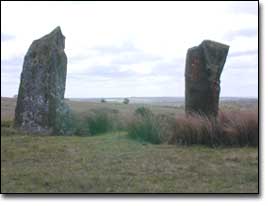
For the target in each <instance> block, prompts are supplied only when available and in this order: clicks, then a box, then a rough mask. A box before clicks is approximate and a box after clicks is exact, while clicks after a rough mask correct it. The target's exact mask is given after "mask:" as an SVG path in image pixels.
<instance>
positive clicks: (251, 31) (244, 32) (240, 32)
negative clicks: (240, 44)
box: [224, 28, 258, 41]
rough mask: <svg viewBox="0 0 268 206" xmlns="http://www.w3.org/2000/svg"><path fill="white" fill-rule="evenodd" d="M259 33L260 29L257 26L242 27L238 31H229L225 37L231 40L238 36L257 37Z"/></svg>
mask: <svg viewBox="0 0 268 206" xmlns="http://www.w3.org/2000/svg"><path fill="white" fill-rule="evenodd" d="M257 35H258V29H257V28H248V29H241V30H237V31H231V32H228V33H227V34H226V35H225V36H224V39H226V40H227V41H231V40H233V39H234V38H236V37H241V36H244V37H255V36H257Z"/></svg>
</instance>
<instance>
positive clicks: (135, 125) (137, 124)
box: [127, 107, 171, 144]
mask: <svg viewBox="0 0 268 206" xmlns="http://www.w3.org/2000/svg"><path fill="white" fill-rule="evenodd" d="M169 121H170V119H169V118H168V116H166V115H155V114H153V113H152V112H151V110H149V109H148V108H145V107H140V108H138V109H136V111H135V113H134V116H133V118H132V120H131V121H130V123H129V125H128V128H127V131H128V136H129V137H130V138H133V139H136V140H138V141H141V142H150V143H152V144H160V143H163V142H165V141H167V139H168V137H169V136H170V134H169V133H170V131H171V124H169Z"/></svg>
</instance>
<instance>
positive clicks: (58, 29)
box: [51, 26, 63, 35]
mask: <svg viewBox="0 0 268 206" xmlns="http://www.w3.org/2000/svg"><path fill="white" fill-rule="evenodd" d="M51 33H59V34H61V35H63V34H62V32H61V28H60V26H57V27H56V28H55V29H54V30H53V31H52V32H51Z"/></svg>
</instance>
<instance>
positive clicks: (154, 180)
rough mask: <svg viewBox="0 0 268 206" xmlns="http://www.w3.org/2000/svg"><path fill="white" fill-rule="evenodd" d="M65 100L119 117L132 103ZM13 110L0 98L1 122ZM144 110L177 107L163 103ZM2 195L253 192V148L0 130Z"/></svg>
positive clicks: (255, 161) (255, 171)
mask: <svg viewBox="0 0 268 206" xmlns="http://www.w3.org/2000/svg"><path fill="white" fill-rule="evenodd" d="M8 101H9V102H8ZM69 105H70V106H71V108H73V109H74V110H75V111H77V112H81V113H83V112H85V111H88V110H91V109H95V108H96V107H100V108H101V107H109V108H112V109H117V110H119V113H120V114H121V113H122V114H126V113H131V112H133V111H134V110H135V108H136V107H137V105H123V104H115V103H105V104H101V103H81V102H69ZM231 106H232V105H229V107H231ZM253 106H254V107H255V106H256V105H253ZM14 107H15V101H14V99H13V100H12V99H8V100H6V99H4V98H2V99H1V119H2V120H11V119H13V115H14ZM151 109H152V111H154V112H156V113H157V112H159V113H167V112H170V113H172V112H175V113H176V112H177V113H181V112H183V110H182V109H179V108H174V107H164V106H162V107H161V106H154V107H151ZM1 127H2V124H1ZM3 127H5V126H4V124H3ZM2 129H3V128H1V130H2ZM1 192H2V193H39V192H40V193H58V192H61V193H63V192H64V193H257V192H258V148H256V147H255V148H251V147H242V148H216V149H215V148H208V147H205V146H187V147H186V146H176V145H168V144H160V145H153V144H149V143H141V142H139V141H135V140H132V139H130V138H129V137H128V136H127V133H126V132H124V131H123V132H109V133H105V134H102V135H97V136H86V137H78V136H69V137H66V136H33V135H23V134H19V133H16V132H14V134H11V135H10V134H9V135H5V133H3V134H2V131H1Z"/></svg>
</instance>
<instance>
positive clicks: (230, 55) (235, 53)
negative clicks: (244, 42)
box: [228, 50, 258, 58]
mask: <svg viewBox="0 0 268 206" xmlns="http://www.w3.org/2000/svg"><path fill="white" fill-rule="evenodd" d="M246 55H258V50H248V51H239V52H232V53H230V54H229V55H228V57H229V58H232V57H239V56H246Z"/></svg>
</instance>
